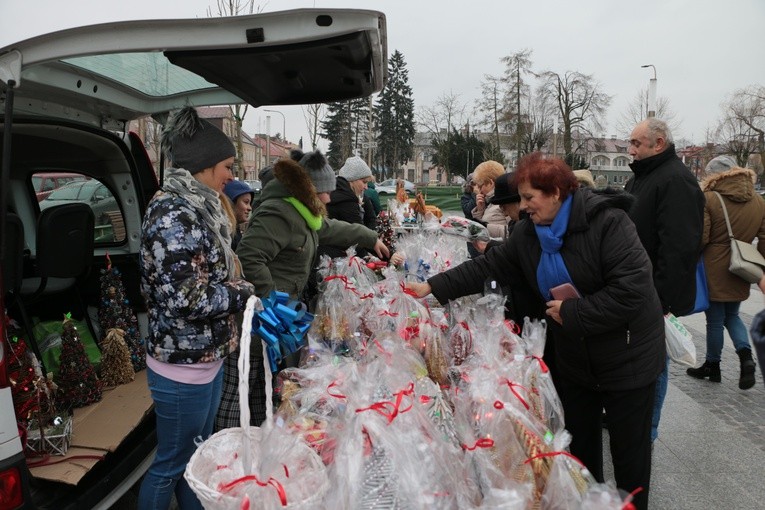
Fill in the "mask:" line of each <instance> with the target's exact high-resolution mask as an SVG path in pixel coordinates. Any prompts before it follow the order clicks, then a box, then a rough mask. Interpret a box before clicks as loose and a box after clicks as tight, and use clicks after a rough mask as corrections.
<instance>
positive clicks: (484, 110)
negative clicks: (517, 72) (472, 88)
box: [475, 74, 508, 148]
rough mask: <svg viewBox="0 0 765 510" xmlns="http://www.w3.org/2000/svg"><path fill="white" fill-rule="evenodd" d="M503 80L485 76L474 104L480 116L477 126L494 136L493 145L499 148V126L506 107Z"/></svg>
mask: <svg viewBox="0 0 765 510" xmlns="http://www.w3.org/2000/svg"><path fill="white" fill-rule="evenodd" d="M504 87H505V85H504V79H503V78H500V77H497V76H491V75H488V74H485V75H484V76H483V81H482V82H481V97H480V98H479V99H478V101H477V102H476V108H475V111H476V113H477V114H479V115H481V117H480V118H479V121H478V122H479V125H480V126H482V127H486V128H487V129H488V130H489V131H491V133H492V135H493V136H494V144H495V145H496V146H497V148H499V125H500V122H501V120H502V119H504V118H506V116H507V110H508V105H507V104H506V103H505V99H506V97H507V94H506V92H505V91H504V90H503V89H504Z"/></svg>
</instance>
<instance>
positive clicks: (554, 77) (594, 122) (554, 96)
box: [540, 71, 611, 159]
mask: <svg viewBox="0 0 765 510" xmlns="http://www.w3.org/2000/svg"><path fill="white" fill-rule="evenodd" d="M542 80H543V83H542V86H541V89H540V90H541V94H542V95H544V96H545V97H546V98H547V99H548V100H551V101H552V102H553V103H554V104H556V105H557V110H558V111H557V113H558V115H560V120H561V127H562V131H563V150H564V153H565V158H566V159H570V158H573V157H574V149H573V141H572V132H574V131H575V130H578V131H580V132H584V133H590V134H592V131H593V130H602V129H603V125H602V120H603V116H604V115H605V113H606V111H607V110H608V106H609V105H610V104H611V96H609V95H608V94H606V93H604V92H603V91H601V89H600V85H599V84H598V82H596V81H595V79H594V78H593V77H592V75H589V74H583V73H580V72H578V71H566V72H565V73H564V74H563V75H560V74H558V73H556V72H553V71H545V72H544V73H542Z"/></svg>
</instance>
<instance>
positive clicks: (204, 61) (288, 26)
mask: <svg viewBox="0 0 765 510" xmlns="http://www.w3.org/2000/svg"><path fill="white" fill-rule="evenodd" d="M386 74H387V42H386V36H385V16H384V15H383V14H382V13H380V12H376V11H367V10H355V9H346V10H337V9H335V10H332V9H301V10H295V11H281V12H272V13H263V14H255V15H249V16H235V17H227V18H204V19H190V20H149V21H127V22H118V23H105V24H101V25H92V26H86V27H78V28H72V29H68V30H62V31H59V32H54V33H52V34H47V35H42V36H39V37H34V38H31V39H27V40H25V41H21V42H18V43H15V44H11V45H8V46H6V47H4V48H0V80H1V81H2V82H3V83H5V84H6V85H7V84H9V83H13V84H14V88H15V89H16V90H15V101H14V112H16V113H27V114H31V115H45V116H46V117H50V116H57V117H60V118H66V119H72V120H77V121H78V122H89V123H91V124H94V125H98V126H101V127H104V128H108V129H113V130H122V129H124V125H125V123H126V122H127V121H129V120H131V119H135V118H138V117H142V116H145V115H154V116H157V117H161V116H163V115H165V114H166V113H167V112H168V111H170V110H173V109H177V108H180V107H182V106H185V105H187V104H193V105H194V106H206V105H221V104H237V103H248V104H250V105H253V106H256V107H257V106H261V105H287V104H308V103H321V102H330V101H340V100H345V99H351V98H357V97H363V96H368V95H370V94H372V93H374V92H376V91H379V90H380V89H381V88H382V87H383V85H384V83H385V79H386Z"/></svg>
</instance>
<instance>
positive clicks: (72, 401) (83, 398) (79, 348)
mask: <svg viewBox="0 0 765 510" xmlns="http://www.w3.org/2000/svg"><path fill="white" fill-rule="evenodd" d="M58 387H59V392H58V401H59V402H60V403H61V406H60V407H61V408H62V409H70V408H72V409H73V408H77V407H84V406H87V405H89V404H92V403H94V402H98V401H99V400H101V387H102V383H101V381H100V380H99V379H98V376H97V375H96V369H95V368H94V367H93V365H92V364H91V362H90V360H89V359H88V357H87V356H86V355H85V348H84V347H83V345H82V341H80V334H79V333H78V332H77V328H76V327H75V326H74V322H72V318H71V315H70V314H67V316H66V318H65V319H64V331H63V333H62V334H61V358H60V360H59V372H58Z"/></svg>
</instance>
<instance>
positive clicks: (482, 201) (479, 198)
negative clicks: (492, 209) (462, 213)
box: [475, 193, 486, 211]
mask: <svg viewBox="0 0 765 510" xmlns="http://www.w3.org/2000/svg"><path fill="white" fill-rule="evenodd" d="M475 206H476V208H477V209H478V210H479V211H483V210H484V209H486V195H484V194H483V193H478V194H477V195H476V196H475Z"/></svg>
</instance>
